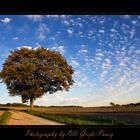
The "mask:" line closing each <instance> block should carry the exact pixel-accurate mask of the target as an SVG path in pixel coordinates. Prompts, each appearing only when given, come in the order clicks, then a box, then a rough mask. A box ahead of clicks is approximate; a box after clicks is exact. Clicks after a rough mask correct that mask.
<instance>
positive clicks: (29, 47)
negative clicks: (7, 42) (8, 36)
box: [17, 46, 33, 49]
mask: <svg viewBox="0 0 140 140" xmlns="http://www.w3.org/2000/svg"><path fill="white" fill-rule="evenodd" d="M21 48H27V49H32V48H33V47H31V46H20V47H17V49H21Z"/></svg>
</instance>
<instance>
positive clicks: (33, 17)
mask: <svg viewBox="0 0 140 140" xmlns="http://www.w3.org/2000/svg"><path fill="white" fill-rule="evenodd" d="M26 17H27V18H29V19H30V20H32V21H35V22H36V21H42V19H43V16H42V15H26Z"/></svg>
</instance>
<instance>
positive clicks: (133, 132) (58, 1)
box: [0, 0, 140, 140]
mask: <svg viewBox="0 0 140 140" xmlns="http://www.w3.org/2000/svg"><path fill="white" fill-rule="evenodd" d="M0 14H1V15H2V14H11V15H14V14H16V15H18V14H19V15H21V14H42V15H45V14H52V15H53V14H84V15H85V14H96V15H98V14H110V15H114V14H140V4H139V1H138V0H131V1H129V0H1V1H0ZM29 129H30V130H34V131H38V132H51V131H56V132H60V131H63V132H64V133H67V132H68V131H70V130H76V131H78V132H79V133H80V132H81V131H83V130H87V131H89V132H91V131H95V132H96V131H99V130H105V131H110V132H112V133H113V134H114V136H113V137H112V140H115V139H116V140H120V139H127V138H128V139H140V135H139V130H140V125H135V126H133V125H130V126H126V125H122V126H114V125H113V126H111V125H110V126H87V125H84V126H82V125H81V126H73V125H72V126H71V125H67V126H38V125H35V126H9V125H8V126H6V125H3V126H0V135H1V138H3V139H9V138H10V139H13V140H30V139H31V140H32V139H35V140H37V139H38V138H37V137H27V136H26V135H25V134H26V131H27V130H29ZM41 139H47V138H45V137H44V138H41ZM49 139H51V138H49ZM56 139H61V138H60V137H57V138H56ZM64 139H67V140H68V139H79V137H78V136H77V137H65V138H64ZM84 139H88V138H84ZM90 139H108V138H107V137H91V138H90ZM81 140H82V139H81Z"/></svg>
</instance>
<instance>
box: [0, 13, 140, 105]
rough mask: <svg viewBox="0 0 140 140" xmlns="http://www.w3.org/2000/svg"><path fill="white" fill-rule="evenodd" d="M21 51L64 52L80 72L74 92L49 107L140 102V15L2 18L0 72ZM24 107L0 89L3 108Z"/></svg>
mask: <svg viewBox="0 0 140 140" xmlns="http://www.w3.org/2000/svg"><path fill="white" fill-rule="evenodd" d="M21 46H31V47H33V48H36V47H40V46H42V47H45V48H49V49H52V50H57V51H59V52H60V53H61V54H62V55H63V56H64V57H65V58H66V60H67V61H68V63H69V64H70V65H71V66H72V67H73V69H74V70H75V72H74V75H73V79H74V81H75V83H74V85H73V86H72V87H71V88H70V90H69V91H68V92H66V91H61V92H57V93H54V94H51V95H49V94H47V93H46V94H45V95H44V96H43V97H41V98H38V99H36V101H35V104H36V105H44V106H67V105H76V106H108V105H109V104H110V102H114V103H115V104H127V103H132V102H133V103H136V102H139V101H140V15H0V70H2V66H3V63H4V61H5V60H6V58H7V57H8V55H9V51H10V50H14V49H16V48H18V47H21ZM13 102H17V103H21V102H22V101H21V97H20V96H14V97H11V96H10V95H9V93H8V90H7V88H6V85H5V84H4V83H0V103H1V104H2V103H13Z"/></svg>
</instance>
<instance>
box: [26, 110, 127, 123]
mask: <svg viewBox="0 0 140 140" xmlns="http://www.w3.org/2000/svg"><path fill="white" fill-rule="evenodd" d="M27 113H29V114H32V115H35V116H39V117H42V118H45V119H50V120H53V121H57V122H61V123H65V124H68V125H124V123H123V122H120V121H117V120H113V119H102V118H96V119H87V118H82V117H72V116H68V115H53V114H46V113H42V112H37V111H27Z"/></svg>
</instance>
